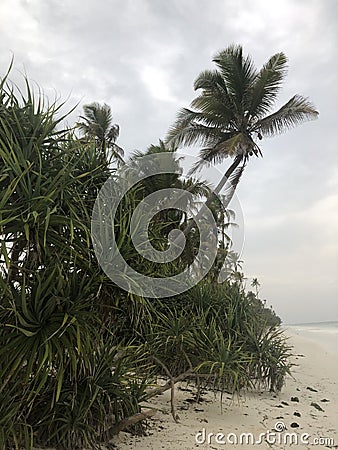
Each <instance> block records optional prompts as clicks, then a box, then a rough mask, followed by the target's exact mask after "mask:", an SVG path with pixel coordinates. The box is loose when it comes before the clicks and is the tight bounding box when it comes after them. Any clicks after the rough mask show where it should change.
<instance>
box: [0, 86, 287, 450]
mask: <svg viewBox="0 0 338 450" xmlns="http://www.w3.org/2000/svg"><path fill="white" fill-rule="evenodd" d="M61 106H62V105H59V106H57V105H56V104H46V103H44V102H43V95H42V93H41V92H38V93H37V94H36V93H34V92H33V91H32V89H31V87H30V85H29V83H28V82H27V84H26V91H25V93H20V92H18V91H17V90H16V89H14V88H12V86H11V85H10V84H8V83H7V78H6V77H5V78H4V79H3V81H2V83H1V85H0V164H1V174H0V238H1V259H0V275H1V276H0V379H1V387H0V448H1V449H8V448H20V447H21V448H22V447H24V448H26V449H30V448H31V447H32V446H33V445H35V446H39V445H41V446H45V445H48V446H54V447H58V448H63V449H76V448H83V447H87V448H96V447H97V446H99V444H100V443H102V442H107V441H108V440H109V439H110V437H111V436H112V435H113V434H114V433H115V432H116V428H115V427H116V425H117V424H119V423H120V422H121V421H122V420H123V419H125V418H128V417H130V416H132V415H133V414H135V413H138V412H139V411H140V410H141V404H142V402H143V401H144V400H146V399H147V398H150V396H151V395H152V393H151V390H152V387H151V386H153V383H155V382H156V381H157V380H158V379H159V377H161V378H163V377H166V378H168V377H169V378H170V379H173V378H177V377H181V378H180V379H182V380H183V379H184V380H190V381H191V382H192V383H194V384H196V386H197V387H201V386H209V387H212V388H214V389H215V390H220V391H221V392H222V393H223V392H225V391H229V392H232V393H235V392H238V391H239V390H240V389H243V388H253V387H255V386H258V385H260V386H265V387H266V388H269V389H272V390H279V389H281V387H282V384H283V380H284V376H285V374H286V373H287V372H288V371H289V368H290V364H289V362H288V356H289V347H288V345H287V343H286V342H285V339H284V337H283V335H282V333H281V331H280V330H279V329H278V327H277V326H276V325H277V323H276V321H275V316H274V315H273V314H272V313H271V314H270V313H267V311H266V309H265V308H264V307H263V305H262V303H261V302H260V301H259V300H258V298H257V297H256V296H255V295H253V294H246V293H245V291H244V289H243V286H242V283H241V281H238V280H236V279H235V280H234V279H231V278H229V280H227V281H225V282H224V283H223V284H222V285H217V284H215V282H214V279H215V276H214V274H213V273H211V274H210V276H209V277H207V278H206V279H204V280H203V281H201V282H200V283H199V284H198V285H197V286H196V287H194V288H193V289H191V290H190V291H188V292H185V293H184V294H182V295H180V296H177V297H173V298H168V299H162V300H156V299H155V300H154V299H147V298H142V297H137V296H135V295H132V294H128V293H126V292H124V291H122V290H121V289H119V288H117V287H116V286H115V285H114V284H113V283H112V281H111V280H110V279H109V278H108V277H107V276H106V275H105V274H104V272H103V271H102V269H101V268H100V267H99V265H98V263H97V260H96V258H95V254H94V252H93V248H92V242H91V235H90V217H91V212H92V209H93V204H94V201H95V198H96V196H97V193H98V191H99V189H100V188H101V186H102V185H103V183H104V182H105V181H106V180H107V179H108V177H109V176H115V177H116V182H118V174H117V172H114V170H113V169H111V166H110V165H109V158H110V156H111V154H112V153H110V154H109V152H108V150H109V145H110V144H111V143H112V142H113V141H115V137H116V136H115V135H114V136H113V137H112V141H111V142H110V144H109V145H108V144H107V145H106V144H105V145H97V139H83V138H78V137H77V136H76V133H75V132H74V131H72V130H69V129H62V127H61V124H62V120H63V117H62V116H60V108H61ZM114 130H115V132H116V130H117V129H116V128H115V129H114ZM113 138H114V139H113ZM100 142H101V144H102V141H100ZM114 143H115V142H114ZM161 145H162V144H161V143H160V146H159V147H158V148H157V150H156V147H154V146H153V147H151V149H150V150H149V151H155V150H156V151H163V147H161ZM154 148H155V150H154ZM173 158H175V152H173ZM152 181H153V183H152V186H154V181H157V182H158V183H165V184H166V185H167V187H172V186H173V183H174V184H176V185H178V184H179V185H180V186H185V188H186V189H190V190H191V192H193V193H195V195H196V198H197V199H198V197H199V196H200V195H205V193H206V192H207V186H206V185H204V184H203V183H198V182H196V180H191V181H190V182H187V181H185V182H183V181H182V180H179V178H177V177H174V179H170V177H169V179H168V178H165V177H163V176H161V177H160V178H159V179H157V180H152ZM184 183H186V184H185V185H184ZM148 191H149V184H148V185H147V184H144V185H143V186H138V187H136V188H135V190H132V191H131V192H129V193H128V194H127V195H126V197H125V198H124V199H123V202H122V204H121V207H120V208H119V210H118V213H117V216H116V220H115V226H116V234H117V238H118V242H119V246H120V250H121V252H123V253H124V254H125V255H127V258H128V261H129V262H131V263H133V265H134V267H136V268H137V267H139V268H140V269H142V272H143V273H149V274H152V273H154V271H156V270H157V268H156V267H155V266H154V265H152V264H151V263H150V262H149V264H148V266H145V263H144V261H143V260H142V261H141V260H140V256H139V255H138V254H137V253H136V251H135V249H134V247H133V245H132V243H131V242H130V238H129V235H128V230H129V225H130V221H131V217H132V214H133V211H134V209H135V206H136V205H137V204H138V202H139V201H140V200H141V199H142V196H143V195H146V192H148ZM220 215H221V217H222V220H220V222H219V223H220V228H222V226H223V225H224V223H225V222H226V221H227V215H226V214H225V213H224V211H223V212H222V211H221V214H220ZM185 220H188V219H187V218H185V217H181V216H180V217H176V216H175V215H174V213H173V212H172V213H171V215H170V214H169V215H168V214H167V215H164V216H162V217H160V218H157V219H156V220H154V223H153V226H152V233H153V239H154V240H161V239H162V241H164V240H165V238H166V233H167V232H168V229H171V227H172V225H173V223H174V224H176V225H178V226H181V225H182V224H183V223H184V221H185ZM166 227H167V228H166ZM163 230H164V231H165V232H164V233H163ZM223 231H224V230H223ZM192 232H193V231H192ZM190 238H191V239H190V242H193V238H192V237H190ZM222 239H223V242H222V243H221V244H220V248H221V249H222V250H223V252H225V254H227V247H226V245H225V238H224V233H223V237H222ZM187 259H189V258H187ZM186 263H187V261H184V260H182V261H180V262H178V264H179V265H180V264H183V265H184V264H186ZM162 270H163V273H164V275H165V274H166V271H168V273H170V270H172V269H170V267H169V266H166V265H163V267H162ZM233 272H234V273H236V270H234V271H233ZM182 374H183V375H182ZM169 375H170V376H169Z"/></svg>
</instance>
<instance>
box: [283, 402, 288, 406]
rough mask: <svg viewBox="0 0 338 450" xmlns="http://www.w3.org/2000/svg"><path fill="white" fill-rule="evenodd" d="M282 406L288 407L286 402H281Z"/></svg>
mask: <svg viewBox="0 0 338 450" xmlns="http://www.w3.org/2000/svg"><path fill="white" fill-rule="evenodd" d="M281 404H282V405H285V406H289V403H288V402H281Z"/></svg>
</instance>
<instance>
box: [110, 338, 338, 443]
mask: <svg viewBox="0 0 338 450" xmlns="http://www.w3.org/2000/svg"><path fill="white" fill-rule="evenodd" d="M287 333H288V335H289V336H290V341H289V342H290V344H291V345H293V346H294V350H293V352H294V355H295V356H294V357H293V362H294V364H295V366H294V367H293V370H292V375H293V377H289V376H288V377H287V379H286V385H285V386H284V388H283V390H282V392H281V393H280V394H278V395H276V394H272V393H269V392H263V391H259V392H257V393H250V394H248V393H246V394H245V395H242V396H241V397H240V398H239V399H234V400H233V399H231V397H230V396H229V395H225V397H224V399H223V402H222V408H221V402H220V399H219V398H215V396H214V395H213V394H212V393H210V392H208V393H205V394H204V395H203V396H202V397H203V401H202V402H200V403H194V402H191V399H192V398H193V397H194V392H193V391H190V390H189V389H190V387H187V386H186V385H185V384H183V385H180V386H177V389H176V393H175V405H176V411H177V413H178V415H179V422H178V423H175V421H174V419H173V417H172V416H171V414H170V392H169V391H168V392H166V393H164V394H163V395H160V396H158V397H156V398H155V399H153V400H152V402H151V403H150V404H149V405H147V406H148V407H154V408H157V409H158V412H157V413H156V415H155V416H154V417H153V418H151V419H148V421H147V430H146V436H142V437H138V436H132V435H130V434H129V433H125V432H121V433H120V434H119V436H117V437H116V439H115V440H114V441H113V442H114V444H115V445H116V447H117V448H118V449H121V450H125V449H138V450H160V449H165V450H188V449H195V448H199V449H223V448H229V447H230V448H231V447H233V448H236V449H255V448H257V449H260V448H273V449H288V448H293V449H294V448H303V449H309V448H310V449H313V448H337V449H338V354H335V353H333V352H332V353H331V352H330V351H327V350H326V349H325V348H324V347H323V346H321V345H320V344H318V343H315V342H313V341H311V340H309V339H306V338H304V337H301V336H299V335H297V334H294V333H293V334H292V332H290V330H288V331H287ZM186 389H188V390H186ZM275 427H277V429H279V430H280V431H282V432H280V433H278V432H277V431H275ZM198 433H199V434H198ZM217 433H222V434H223V436H222V435H218V436H217ZM241 433H244V434H243V435H242V436H241ZM261 433H262V435H261V438H260V434H261ZM208 435H209V437H208ZM196 437H197V440H196ZM236 439H237V445H236V444H235V443H236ZM259 440H261V441H262V442H260V443H258V442H257V441H259ZM291 441H292V442H293V444H290V442H291Z"/></svg>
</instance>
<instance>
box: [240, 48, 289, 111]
mask: <svg viewBox="0 0 338 450" xmlns="http://www.w3.org/2000/svg"><path fill="white" fill-rule="evenodd" d="M286 73H287V58H286V56H285V54H284V53H276V54H275V55H273V56H272V57H271V58H270V59H269V60H268V62H267V63H266V64H264V66H263V67H262V69H261V70H260V71H259V73H258V74H257V76H256V78H255V80H254V82H253V84H252V87H251V91H252V94H251V96H252V98H251V105H250V109H249V112H248V115H249V116H254V117H260V116H261V115H262V114H266V113H267V112H268V111H269V110H270V108H271V106H272V105H273V104H274V102H275V100H276V97H277V95H278V93H279V90H280V88H281V85H282V82H283V80H284V78H285V75H286Z"/></svg>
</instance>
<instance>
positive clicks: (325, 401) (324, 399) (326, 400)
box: [321, 398, 330, 403]
mask: <svg viewBox="0 0 338 450" xmlns="http://www.w3.org/2000/svg"><path fill="white" fill-rule="evenodd" d="M329 401H330V400H328V399H327V398H323V400H321V402H323V403H327V402H329Z"/></svg>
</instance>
